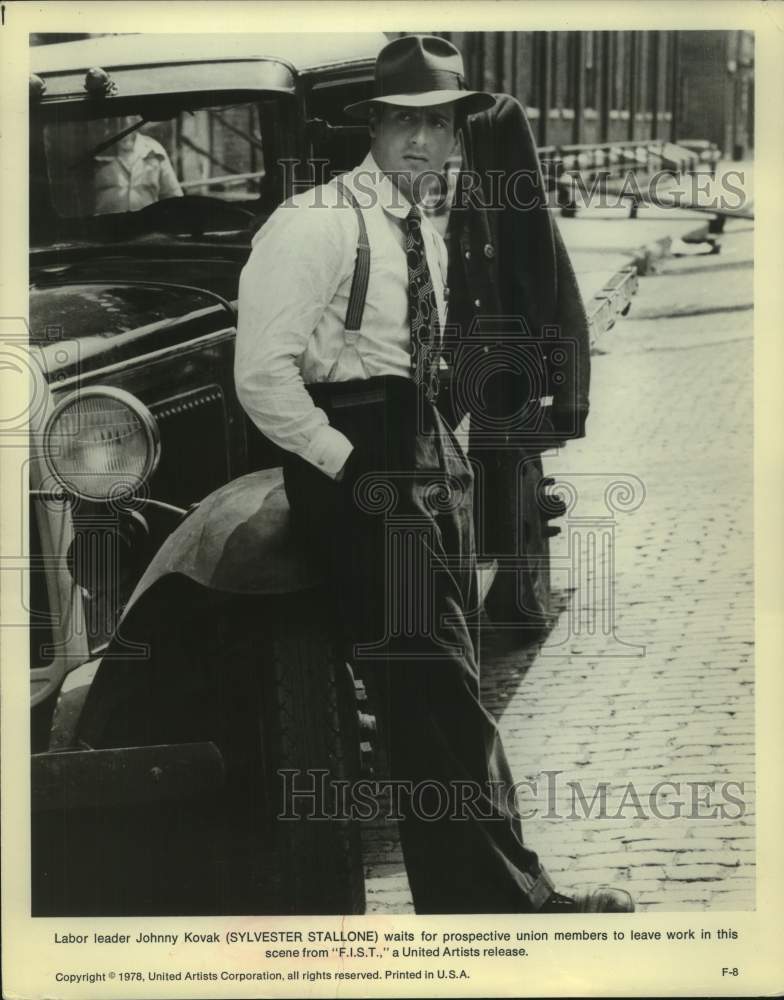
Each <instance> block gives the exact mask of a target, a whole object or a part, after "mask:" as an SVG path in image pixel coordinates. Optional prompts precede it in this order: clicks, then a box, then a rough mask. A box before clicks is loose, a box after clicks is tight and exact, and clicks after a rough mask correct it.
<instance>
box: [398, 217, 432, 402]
mask: <svg viewBox="0 0 784 1000" xmlns="http://www.w3.org/2000/svg"><path fill="white" fill-rule="evenodd" d="M406 260H407V261H408V320H409V326H410V327H411V377H412V378H413V380H414V382H416V384H417V385H422V386H424V389H425V396H426V397H427V399H428V400H429V402H431V403H434V402H435V401H436V397H437V396H438V364H439V355H438V346H437V345H438V342H439V340H440V326H439V322H438V304H437V302H436V293H435V289H434V288H433V279H432V278H431V276H430V268H429V267H428V266H427V257H426V256H425V243H424V240H423V238H422V224H421V219H420V215H419V210H418V209H417V208H416V206H412V208H411V211H410V212H409V213H408V215H407V216H406Z"/></svg>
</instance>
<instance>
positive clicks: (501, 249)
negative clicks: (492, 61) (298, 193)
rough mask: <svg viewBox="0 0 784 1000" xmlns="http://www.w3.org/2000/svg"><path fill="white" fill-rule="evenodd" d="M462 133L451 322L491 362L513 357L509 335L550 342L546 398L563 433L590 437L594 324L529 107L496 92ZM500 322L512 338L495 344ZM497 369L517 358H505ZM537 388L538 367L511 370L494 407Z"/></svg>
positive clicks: (492, 398) (491, 401)
mask: <svg viewBox="0 0 784 1000" xmlns="http://www.w3.org/2000/svg"><path fill="white" fill-rule="evenodd" d="M463 140H464V149H465V161H466V162H465V163H464V173H463V174H461V176H460V178H459V182H458V192H457V197H456V204H455V207H454V208H453V210H452V215H451V218H450V224H449V241H450V273H449V288H450V302H449V316H450V323H456V324H457V325H458V326H459V328H460V331H461V334H460V336H461V338H466V337H467V336H469V331H471V330H473V331H474V333H473V336H477V337H478V338H479V339H480V340H481V341H482V342H483V343H484V344H486V345H488V346H487V350H485V356H486V359H487V361H489V360H490V359H491V358H492V352H493V350H495V351H496V352H498V351H499V350H500V351H501V352H502V354H503V355H504V356H506V357H507V358H508V355H509V352H508V349H504V348H503V347H502V346H501V345H502V343H503V342H504V341H507V348H508V340H509V338H510V337H512V338H513V337H516V336H521V337H527V338H532V339H534V340H536V341H539V342H541V344H542V352H541V354H542V357H543V358H544V359H545V360H544V363H543V366H542V367H543V369H544V370H545V375H544V381H545V382H546V384H545V385H543V388H544V392H543V393H542V395H548V396H552V397H553V405H552V409H551V421H552V424H553V426H554V428H555V430H556V431H557V432H558V434H559V436H561V437H564V438H567V437H582V436H583V435H584V433H585V420H586V417H587V415H588V402H589V383H590V357H589V336H588V321H587V318H586V313H585V307H584V305H583V301H582V297H581V295H580V291H579V288H578V286H577V281H576V279H575V274H574V269H573V268H572V265H571V262H570V260H569V255H568V253H567V251H566V248H565V246H564V244H563V240H562V238H561V235H560V233H559V231H558V227H557V225H556V223H555V220H554V219H553V216H552V213H551V211H550V209H549V207H548V206H547V197H546V192H545V189H544V182H543V178H542V172H541V167H540V164H539V159H538V156H537V153H536V145H535V142H534V137H533V134H532V132H531V128H530V126H529V124H528V119H527V117H526V114H525V111H524V110H523V108H522V106H521V105H520V103H519V102H518V101H516V100H515V99H514V98H513V97H509V96H508V95H497V103H496V105H495V107H493V108H491V109H490V110H489V111H486V112H483V113H481V114H478V115H472V116H471V117H469V118H468V119H467V122H466V124H465V126H464V128H463ZM477 320H478V321H479V323H480V326H479V331H477V326H476V324H477ZM493 329H497V330H502V329H503V330H504V331H505V332H504V333H503V338H502V339H499V340H495V341H494V340H493V337H492V331H493ZM485 330H487V331H489V332H490V336H487V335H486V333H485ZM463 342H464V343H465V340H463ZM559 348H560V349H559ZM483 350H484V348H483ZM527 350H528V349H527ZM534 350H535V349H534ZM496 367H497V368H499V369H501V368H506V369H509V368H510V367H513V365H512V366H510V364H509V363H508V361H506V362H505V361H503V359H502V360H501V362H500V363H499V365H497V366H496ZM456 374H458V373H457V372H456ZM535 388H536V389H537V390H538V388H539V386H538V385H537V386H536V387H535ZM530 390H531V376H530V373H529V376H528V377H525V378H519V377H510V373H509V371H508V370H507V371H506V375H505V377H502V378H500V379H499V380H498V387H497V390H496V391H494V392H491V393H485V396H486V398H487V399H488V406H489V407H493V406H497V407H498V408H499V410H500V412H509V408H510V405H511V407H512V409H514V408H515V406H517V405H520V403H521V402H524V399H523V398H521V399H520V400H515V399H514V396H515V394H517V395H519V396H521V397H524V396H525V394H526V393H528V392H530ZM509 394H511V396H512V399H511V400H510V398H509ZM504 397H506V398H504Z"/></svg>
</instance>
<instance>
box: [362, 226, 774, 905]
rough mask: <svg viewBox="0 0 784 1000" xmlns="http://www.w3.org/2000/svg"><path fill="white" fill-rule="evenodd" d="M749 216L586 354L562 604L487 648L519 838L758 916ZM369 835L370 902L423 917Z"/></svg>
mask: <svg viewBox="0 0 784 1000" xmlns="http://www.w3.org/2000/svg"><path fill="white" fill-rule="evenodd" d="M704 219H705V217H704V216H703V219H702V221H704ZM678 220H679V221H678V224H679V225H680V226H681V230H677V229H675V230H674V231H676V232H679V231H682V218H681V217H678ZM589 224H590V225H593V223H587V222H586V223H584V225H589ZM579 225H580V222H579V219H578V220H575V221H572V222H571V226H572V228H573V229H576V227H577V226H579ZM597 225H598V223H597ZM626 225H627V226H631V227H633V226H634V222H629V223H626ZM694 225H695V223H692V228H693V227H694ZM752 225H753V224H752V223H751V222H749V221H740V220H738V221H728V223H727V225H726V228H725V232H724V234H723V235H722V236H721V237H719V242H720V244H721V253H720V254H717V255H710V256H687V257H682V258H674V257H670V258H667V259H665V260H663V261H661V262H660V263H659V265H658V270H657V273H655V274H651V275H649V276H646V277H642V278H641V279H640V287H639V291H638V293H637V295H636V296H635V298H634V299H633V304H632V309H631V312H630V314H629V316H628V318H627V319H625V320H623V321H622V322H620V323H618V324H617V325H616V326H615V327H614V328H613V329H612V330H610V331H609V332H607V333H605V334H604V335H603V336H602V337H601V338H600V339H599V341H598V342H597V344H596V345H595V348H594V357H593V376H592V390H591V416H590V418H589V422H588V428H587V437H586V438H585V439H584V440H582V441H578V442H572V443H570V444H569V445H568V446H567V447H566V448H564V449H562V450H561V451H560V452H558V453H557V454H555V453H551V454H548V455H546V456H545V459H544V466H545V472H546V474H548V475H551V476H554V477H555V479H556V483H557V484H559V483H560V484H563V486H562V495H563V497H564V499H565V500H567V501H568V502H569V503H570V504H571V508H570V511H569V513H568V514H567V515H566V516H565V517H564V518H562V519H561V520H560V521H559V522H558V523H559V524H560V525H561V526H562V533H561V535H560V536H558V537H556V538H554V539H553V540H552V548H551V555H552V562H553V588H554V592H555V594H554V596H555V603H556V608H558V609H559V610H560V614H559V616H558V619H557V622H556V624H555V627H554V629H553V631H552V632H551V634H550V635H549V636H548V637H547V639H546V641H545V642H544V644H543V645H542V646H541V647H540V648H534V649H532V650H522V651H521V650H520V649H510V648H509V647H508V646H507V648H505V649H504V648H502V647H501V645H500V644H496V646H495V647H494V646H493V645H492V644H490V645H489V646H488V648H486V649H485V651H484V655H483V666H482V669H483V675H482V686H483V697H484V701H485V705H486V706H487V708H488V709H489V710H490V711H491V712H492V713H494V714H495V715H496V717H497V718H498V719H499V720H500V726H501V731H502V735H503V737H504V743H505V746H506V749H507V753H508V755H509V758H510V763H511V766H512V770H513V774H514V776H515V779H516V780H517V781H519V782H530V788H527V789H526V791H525V794H524V795H523V796H522V797H521V802H520V805H521V808H522V809H523V810H524V815H526V813H527V814H529V816H530V818H528V819H526V820H525V822H524V833H525V837H526V841H527V843H528V845H529V846H530V847H532V848H533V849H535V850H536V851H537V852H538V853H539V855H540V857H541V860H542V862H543V863H544V865H545V866H546V868H547V869H548V871H549V872H550V873H551V874H552V875H553V877H554V880H555V882H556V883H557V885H558V886H559V888H562V889H563V890H565V891H568V890H569V889H570V888H573V887H574V888H578V887H579V888H585V887H589V886H591V885H600V884H605V885H607V884H610V885H617V886H620V887H623V888H627V889H629V890H630V891H631V893H632V894H633V895H634V896H635V898H636V900H637V904H638V909H640V910H646V909H651V910H653V909H656V910H659V911H673V910H700V909H713V910H739V909H750V908H753V906H754V857H755V855H754V849H755V830H754V702H753V681H754V657H753V639H754V607H753V600H754V597H753V595H754V577H753V564H752V557H753V549H752V546H753V530H752V488H751V486H752V451H751V442H752V420H753V406H752V356H753V351H752V346H753V345H752V317H753V312H752V302H753V292H752V279H753V266H752V265H753V258H752V253H753V249H752V248H753V231H752ZM543 772H549V776H548V775H544V774H543ZM556 772H557V773H556ZM662 782H665V783H672V784H666V785H661V786H660V790H659V792H658V794H657V797H656V798H655V800H654V802H653V803H651V799H650V794H651V791H652V790H653V789H654V787H655V786H657V784H659V783H662ZM570 783H571V784H570ZM698 783H699V784H698ZM728 783H732V784H728ZM578 789H579V792H580V793H581V794H582V795H583V796H584V797H585V800H586V804H585V805H584V806H583V805H582V803H581V800H580V796H579V795H578V791H577V790H578ZM595 796H596V798H595V801H593V804H592V800H594V797H595ZM603 796H604V814H602V812H601V809H602V797H603ZM657 813H658V815H657ZM365 833H366V846H367V859H368V871H367V874H368V903H369V906H368V909H369V912H391V913H396V912H397V913H399V912H411V911H412V906H411V900H410V895H409V893H408V886H407V880H406V876H405V870H404V867H403V865H402V859H401V857H400V853H399V849H398V847H397V844H396V838H395V836H394V830H393V829H392V828H391V827H386V828H380V827H379V828H372V829H369V830H366V831H365ZM467 862H470V859H467Z"/></svg>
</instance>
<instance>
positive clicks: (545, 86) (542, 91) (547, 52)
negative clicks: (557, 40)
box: [537, 31, 552, 146]
mask: <svg viewBox="0 0 784 1000" xmlns="http://www.w3.org/2000/svg"><path fill="white" fill-rule="evenodd" d="M538 34H539V80H538V81H537V90H538V91H539V145H540V146H546V145H547V124H548V119H549V117H550V74H551V49H552V39H551V35H550V32H548V31H540V32H539V33H538Z"/></svg>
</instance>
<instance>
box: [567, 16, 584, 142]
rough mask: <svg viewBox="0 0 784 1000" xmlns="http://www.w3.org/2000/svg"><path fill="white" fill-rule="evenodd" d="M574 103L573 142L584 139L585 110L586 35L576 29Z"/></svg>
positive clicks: (573, 58)
mask: <svg viewBox="0 0 784 1000" xmlns="http://www.w3.org/2000/svg"><path fill="white" fill-rule="evenodd" d="M572 39H573V43H574V44H573V45H572V52H571V53H570V55H571V60H572V82H573V90H572V104H573V111H574V119H573V121H572V142H575V143H577V142H582V141H583V111H584V109H585V35H584V33H583V32H582V31H576V32H574V34H573V35H572Z"/></svg>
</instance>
